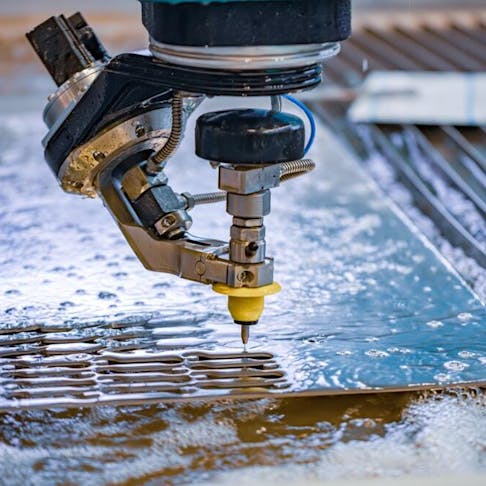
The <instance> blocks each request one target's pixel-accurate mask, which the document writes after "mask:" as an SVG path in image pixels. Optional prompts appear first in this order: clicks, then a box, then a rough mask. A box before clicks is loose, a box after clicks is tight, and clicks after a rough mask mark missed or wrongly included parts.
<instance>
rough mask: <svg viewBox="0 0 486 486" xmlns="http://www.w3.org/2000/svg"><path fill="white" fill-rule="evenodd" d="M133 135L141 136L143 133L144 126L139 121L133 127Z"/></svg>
mask: <svg viewBox="0 0 486 486" xmlns="http://www.w3.org/2000/svg"><path fill="white" fill-rule="evenodd" d="M135 135H136V136H137V137H138V138H140V137H143V136H144V135H145V127H144V126H143V125H141V124H140V123H139V124H137V126H136V127H135Z"/></svg>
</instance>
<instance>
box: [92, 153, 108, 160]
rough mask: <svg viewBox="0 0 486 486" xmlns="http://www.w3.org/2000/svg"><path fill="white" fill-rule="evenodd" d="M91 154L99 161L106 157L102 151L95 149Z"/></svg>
mask: <svg viewBox="0 0 486 486" xmlns="http://www.w3.org/2000/svg"><path fill="white" fill-rule="evenodd" d="M92 155H93V158H94V159H95V160H96V162H101V161H102V160H104V159H105V157H106V155H105V154H104V153H103V152H100V151H99V150H95V151H94V152H93V154H92Z"/></svg>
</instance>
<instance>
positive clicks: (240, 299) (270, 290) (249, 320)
mask: <svg viewBox="0 0 486 486" xmlns="http://www.w3.org/2000/svg"><path fill="white" fill-rule="evenodd" d="M213 290H214V291H215V292H217V293H218V294H223V295H227V296H228V310H229V311H230V314H231V317H232V318H233V320H234V321H235V323H236V324H239V325H240V326H241V340H242V341H243V344H247V342H248V338H249V335H250V326H251V325H253V324H256V323H257V322H258V321H259V319H260V317H261V315H262V313H263V308H264V306H265V296H266V295H273V294H276V293H277V292H280V290H281V287H280V285H279V284H278V283H276V282H274V283H272V284H270V285H264V286H263V287H255V288H249V287H240V288H234V287H229V286H228V285H224V284H215V285H213Z"/></svg>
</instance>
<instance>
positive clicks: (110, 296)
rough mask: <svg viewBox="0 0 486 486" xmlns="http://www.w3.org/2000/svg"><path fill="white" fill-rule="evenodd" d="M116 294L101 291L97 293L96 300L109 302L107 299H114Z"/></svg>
mask: <svg viewBox="0 0 486 486" xmlns="http://www.w3.org/2000/svg"><path fill="white" fill-rule="evenodd" d="M116 297H117V296H116V294H113V293H112V292H106V291H101V292H98V298H99V299H103V300H109V299H116Z"/></svg>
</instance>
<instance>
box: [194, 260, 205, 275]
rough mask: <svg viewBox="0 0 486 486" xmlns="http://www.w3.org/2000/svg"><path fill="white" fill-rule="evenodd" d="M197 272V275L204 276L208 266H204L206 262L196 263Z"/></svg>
mask: <svg viewBox="0 0 486 486" xmlns="http://www.w3.org/2000/svg"><path fill="white" fill-rule="evenodd" d="M195 270H196V273H197V274H198V275H199V276H202V275H204V274H205V273H206V265H204V262H202V261H201V260H199V261H197V262H196V267H195Z"/></svg>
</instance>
